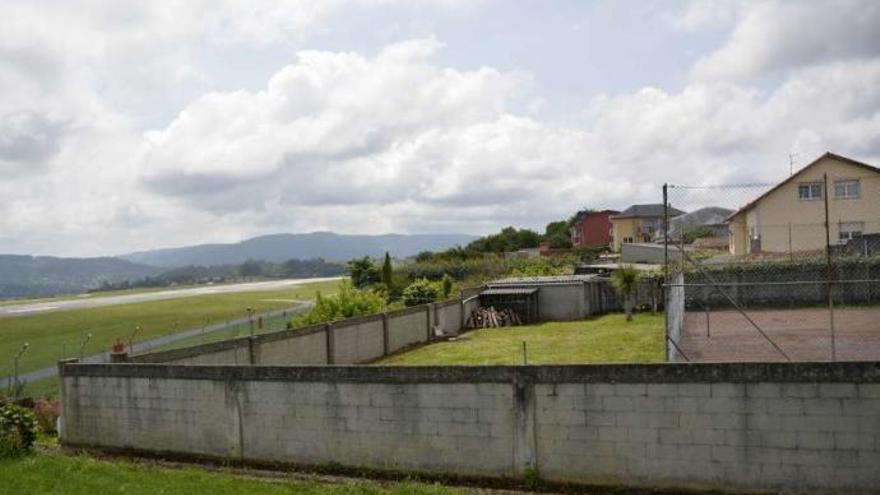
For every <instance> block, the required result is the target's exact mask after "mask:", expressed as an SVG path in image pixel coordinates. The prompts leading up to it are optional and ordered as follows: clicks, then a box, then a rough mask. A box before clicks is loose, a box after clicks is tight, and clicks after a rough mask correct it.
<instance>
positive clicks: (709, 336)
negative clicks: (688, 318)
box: [705, 306, 712, 339]
mask: <svg viewBox="0 0 880 495" xmlns="http://www.w3.org/2000/svg"><path fill="white" fill-rule="evenodd" d="M705 308H706V338H707V339H711V338H712V332H710V331H709V306H705Z"/></svg>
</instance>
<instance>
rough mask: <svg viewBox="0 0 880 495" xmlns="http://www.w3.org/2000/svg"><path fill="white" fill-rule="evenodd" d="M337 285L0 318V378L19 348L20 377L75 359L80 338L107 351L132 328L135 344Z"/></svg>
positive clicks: (93, 349) (280, 305)
mask: <svg viewBox="0 0 880 495" xmlns="http://www.w3.org/2000/svg"><path fill="white" fill-rule="evenodd" d="M338 284H339V282H338V281H330V282H316V283H312V284H304V285H299V286H294V287H290V288H287V289H281V290H269V291H253V292H237V293H224V294H211V295H201V296H191V297H181V298H178V299H169V300H163V301H151V302H142V303H132V304H120V305H116V306H104V307H99V308H89V309H77V310H70V311H58V312H54V313H44V314H38V315H30V316H18V317H9V318H0V375H6V374H8V373H9V372H11V368H12V359H13V356H14V355H15V353H16V352H17V351H18V349H19V348H21V346H22V344H23V343H25V342H28V343H29V344H30V347H29V349H28V350H27V352H25V354H24V355H23V356H22V358H21V361H20V364H19V369H20V371H21V372H26V371H31V370H35V369H39V368H43V367H46V366H51V365H53V364H54V363H55V362H57V361H58V360H59V359H60V358H61V357H62V351H64V352H65V353H66V356H67V357H71V356H77V355H78V354H79V346H80V343H81V342H82V341H83V338H84V336H85V335H86V334H88V333H91V334H92V339H91V341H90V342H89V344H88V346H87V347H86V349H85V354H86V355H88V354H95V353H97V352H100V351H105V350H108V349H109V348H110V346H111V345H112V344H113V342H114V341H115V340H116V339H117V338H120V339H122V340H123V341H127V340H128V338H129V335H131V333H132V331H133V330H134V327H135V326H136V325H140V326H141V332H140V333H139V334H138V336H137V337H136V339H137V340H144V339H148V338H150V337H156V336H159V335H164V334H167V333H173V332H176V331H182V330H187V329H190V328H196V327H201V326H203V325H205V324H209V323H219V322H223V321H225V320H232V319H237V318H243V317H246V316H247V312H246V311H245V308H247V307H248V306H250V307H253V308H254V309H255V310H256V311H257V312H263V311H269V310H273V309H281V308H284V307H288V306H290V305H291V303H290V302H287V301H286V300H291V299H312V298H314V295H315V292H316V291H319V290H320V291H322V293H328V292H332V291H334V290H335V288H336V287H337V286H338Z"/></svg>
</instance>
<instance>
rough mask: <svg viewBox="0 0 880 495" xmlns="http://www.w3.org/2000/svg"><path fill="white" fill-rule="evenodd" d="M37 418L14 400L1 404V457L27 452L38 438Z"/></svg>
mask: <svg viewBox="0 0 880 495" xmlns="http://www.w3.org/2000/svg"><path fill="white" fill-rule="evenodd" d="M36 430H37V428H36V419H35V417H34V413H33V412H32V411H30V410H29V409H25V408H24V407H21V406H17V405H15V404H13V403H12V402H7V403H5V404H3V405H0V458H3V457H14V456H19V455H24V454H27V453H28V452H30V451H31V449H32V448H33V447H34V441H36V439H37V431H36Z"/></svg>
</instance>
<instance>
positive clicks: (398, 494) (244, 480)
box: [0, 453, 475, 495]
mask: <svg viewBox="0 0 880 495" xmlns="http://www.w3.org/2000/svg"><path fill="white" fill-rule="evenodd" d="M256 474H257V473H254V472H250V473H241V472H236V473H231V472H226V471H219V470H214V471H210V470H203V469H196V468H194V467H187V468H178V467H168V466H162V465H157V464H156V463H148V462H146V461H143V462H130V461H124V460H102V459H94V458H91V457H87V456H65V455H62V454H59V453H40V454H35V455H32V456H29V457H25V458H19V459H13V460H8V459H7V460H0V480H2V481H0V493H9V494H13V493H14V494H20V495H28V494H34V495H37V494H40V495H42V494H45V493H52V494H56V495H80V494H82V495H92V494H95V493H101V494H114V493H120V494H122V493H124V494H126V495H139V494H143V495H153V494H163V495H178V494H179V495H190V494H195V493H210V494H211V495H226V494H229V495H232V494H236V495H237V494H245V493H247V494H254V495H276V494H277V495H281V494H299V495H343V494H351V493H354V494H361V495H374V494H375V495H407V494H412V495H453V494H466V493H475V492H474V491H471V490H466V489H461V488H449V487H444V486H441V485H432V484H421V483H377V482H369V481H352V480H345V479H340V478H335V479H334V480H333V482H330V481H326V480H314V481H310V480H305V479H302V478H300V479H295V478H293V477H291V476H284V475H282V476H276V477H258V476H256Z"/></svg>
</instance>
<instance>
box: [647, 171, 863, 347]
mask: <svg viewBox="0 0 880 495" xmlns="http://www.w3.org/2000/svg"><path fill="white" fill-rule="evenodd" d="M663 194H664V199H665V204H666V207H665V208H664V224H665V229H661V231H660V233H659V236H660V237H662V239H655V241H657V242H660V243H662V244H663V245H664V252H665V256H666V260H667V261H666V266H665V273H666V288H667V291H666V293H667V309H668V313H667V334H668V337H669V338H668V343H669V345H668V354H669V357H670V360H676V361H684V360H687V361H829V360H831V361H845V360H877V359H880V177H877V174H876V173H872V172H870V171H866V176H863V177H859V176H846V177H833V176H831V175H828V174H820V175H819V176H818V177H815V178H813V179H812V180H792V181H787V182H783V183H782V184H781V185H774V184H731V185H720V186H681V185H667V186H664V191H663ZM664 232H665V235H664Z"/></svg>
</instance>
